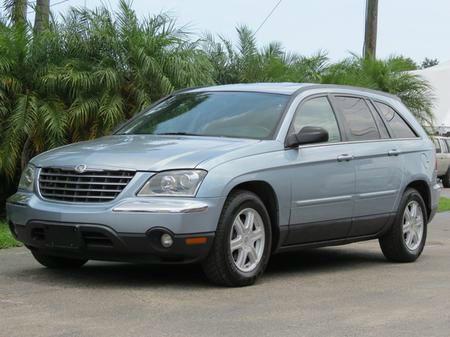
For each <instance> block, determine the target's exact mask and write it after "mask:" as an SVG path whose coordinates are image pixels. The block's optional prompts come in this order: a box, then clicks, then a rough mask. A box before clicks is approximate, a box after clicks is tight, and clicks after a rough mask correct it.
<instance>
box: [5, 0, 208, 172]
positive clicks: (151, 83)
mask: <svg viewBox="0 0 450 337" xmlns="http://www.w3.org/2000/svg"><path fill="white" fill-rule="evenodd" d="M211 73H212V67H211V64H210V63H209V61H208V60H207V58H206V56H205V54H204V53H203V52H202V51H201V50H200V49H199V48H198V46H197V43H196V42H192V41H191V40H190V36H189V34H188V33H187V32H185V31H183V30H182V29H179V28H177V27H176V25H175V22H174V21H173V19H171V18H170V17H169V16H167V15H165V14H160V15H156V16H151V17H148V18H146V19H144V20H142V21H139V20H138V19H137V16H136V13H135V12H134V11H133V10H132V9H131V8H130V6H129V5H128V4H127V3H126V2H125V1H121V3H120V10H119V11H118V13H116V14H112V13H111V12H110V11H108V10H107V9H106V8H99V9H96V10H86V9H80V10H79V9H72V10H70V11H69V13H68V14H67V15H66V16H65V17H63V18H62V20H60V22H55V23H53V25H51V27H50V29H48V30H47V31H45V32H43V33H42V34H39V35H38V36H36V35H35V36H33V34H32V30H31V27H23V26H17V25H8V24H7V25H3V26H0V116H1V124H0V134H1V138H0V139H1V143H0V172H1V174H2V175H3V176H4V177H7V178H9V179H12V178H14V177H15V176H16V173H17V171H18V168H20V166H22V167H23V165H24V164H26V162H27V161H28V159H29V158H30V157H31V156H32V155H34V154H37V153H40V152H42V151H44V150H47V149H50V148H53V147H56V146H59V145H63V144H66V143H69V142H74V141H79V140H83V139H91V138H95V137H98V136H101V135H104V134H107V133H108V132H110V130H111V129H113V128H114V127H115V126H116V125H117V124H119V123H120V122H122V121H123V120H124V119H126V118H129V117H131V116H132V115H133V114H134V113H136V112H137V111H139V110H141V109H143V108H144V107H145V106H148V105H149V104H151V103H152V102H153V101H155V100H157V99H159V98H160V97H161V96H165V95H168V94H170V93H171V92H173V91H174V90H176V89H179V88H184V87H190V86H196V85H200V84H202V85H203V84H209V83H212V82H213V79H212V76H211Z"/></svg>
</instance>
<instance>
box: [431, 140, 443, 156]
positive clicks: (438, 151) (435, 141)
mask: <svg viewBox="0 0 450 337" xmlns="http://www.w3.org/2000/svg"><path fill="white" fill-rule="evenodd" d="M433 143H434V146H435V147H436V153H441V152H442V151H441V144H440V142H439V139H436V138H433Z"/></svg>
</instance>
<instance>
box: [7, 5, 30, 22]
mask: <svg viewBox="0 0 450 337" xmlns="http://www.w3.org/2000/svg"><path fill="white" fill-rule="evenodd" d="M27 5H28V4H27V0H14V1H13V2H12V8H11V17H12V21H13V22H14V24H15V25H19V24H22V25H23V24H25V23H26V21H27ZM8 7H9V6H8Z"/></svg>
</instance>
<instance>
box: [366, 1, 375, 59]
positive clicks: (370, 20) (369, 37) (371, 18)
mask: <svg viewBox="0 0 450 337" xmlns="http://www.w3.org/2000/svg"><path fill="white" fill-rule="evenodd" d="M377 21H378V0H366V30H365V34H364V48H363V55H364V58H367V57H373V58H375V57H376V51H377Z"/></svg>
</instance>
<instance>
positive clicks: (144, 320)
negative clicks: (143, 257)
mask: <svg viewBox="0 0 450 337" xmlns="http://www.w3.org/2000/svg"><path fill="white" fill-rule="evenodd" d="M449 228H450V213H445V214H438V215H437V216H436V218H435V220H434V221H433V223H432V224H431V226H430V235H429V240H428V246H427V247H426V249H425V252H424V254H423V255H422V257H421V259H420V260H419V261H418V262H416V263H413V264H403V265H400V264H391V263H388V262H386V261H385V260H384V258H383V256H382V255H381V252H380V250H379V248H378V244H377V242H369V243H359V244H353V245H350V246H342V247H338V248H324V249H317V250H310V251H304V252H301V253H295V254H289V255H281V256H276V257H274V258H273V259H272V260H271V263H270V266H269V269H268V271H267V273H266V274H265V276H264V278H263V279H262V280H261V282H259V283H258V284H257V285H255V286H253V287H247V288H240V289H226V288H217V287H213V286H211V285H209V284H208V283H207V282H206V281H205V280H204V279H203V277H202V276H201V272H200V269H199V268H198V267H196V266H184V267H174V266H170V267H167V266H166V267H160V266H142V265H126V264H113V263H98V262H96V263H89V264H87V265H86V266H85V267H84V268H82V269H81V270H79V271H76V272H70V273H67V272H54V271H49V270H46V269H44V268H41V267H39V266H38V265H37V264H36V263H35V262H34V261H33V259H32V258H31V256H30V254H29V253H28V252H27V251H26V250H25V249H23V248H17V249H9V250H3V251H0V336H5V337H6V336H8V337H14V336H27V337H28V336H33V337H39V336H60V337H63V336H64V337H69V336H74V337H75V336H76V337H80V336H96V337H102V336H108V337H110V336H133V337H136V336H152V337H153V336H196V337H200V336H245V337H249V336H321V337H322V336H358V337H361V336H383V337H384V336H389V337H395V336H408V337H414V336H417V337H423V336H427V337H433V336H439V337H441V336H442V337H449V336H450V231H449Z"/></svg>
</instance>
